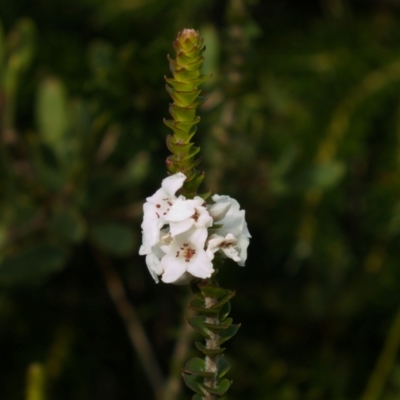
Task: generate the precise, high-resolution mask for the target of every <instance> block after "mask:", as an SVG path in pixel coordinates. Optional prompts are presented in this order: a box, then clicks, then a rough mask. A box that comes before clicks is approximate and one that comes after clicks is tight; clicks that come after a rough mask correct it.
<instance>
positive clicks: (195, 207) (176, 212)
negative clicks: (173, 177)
mask: <svg viewBox="0 0 400 400" xmlns="http://www.w3.org/2000/svg"><path fill="white" fill-rule="evenodd" d="M167 219H168V221H169V223H170V224H169V225H170V228H171V235H172V236H176V235H179V234H180V233H183V232H185V231H187V230H189V229H190V228H191V227H193V226H194V227H195V228H209V227H211V226H212V224H213V219H212V217H211V216H210V214H209V213H208V211H207V209H206V207H205V203H204V200H203V199H202V198H201V197H199V196H196V197H195V198H194V199H192V200H186V199H185V197H183V196H179V197H178V199H177V200H176V201H175V202H174V204H173V206H172V207H171V209H170V210H169V212H168V217H167Z"/></svg>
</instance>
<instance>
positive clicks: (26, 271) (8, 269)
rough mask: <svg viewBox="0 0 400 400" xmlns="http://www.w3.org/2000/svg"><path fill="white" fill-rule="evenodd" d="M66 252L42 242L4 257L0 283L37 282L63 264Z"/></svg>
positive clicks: (0, 265) (57, 270)
mask: <svg viewBox="0 0 400 400" xmlns="http://www.w3.org/2000/svg"><path fill="white" fill-rule="evenodd" d="M65 262H66V253H65V251H64V250H63V249H61V248H60V247H58V246H56V245H54V244H50V243H42V244H38V245H33V246H31V247H29V248H26V249H24V250H22V251H20V252H19V253H18V254H17V255H14V256H8V257H5V259H4V260H3V262H2V263H1V264H0V283H1V284H5V285H14V284H26V283H38V282H41V281H43V279H44V278H46V277H47V276H48V275H50V274H54V273H56V272H59V271H60V270H61V269H62V268H63V267H64V265H65Z"/></svg>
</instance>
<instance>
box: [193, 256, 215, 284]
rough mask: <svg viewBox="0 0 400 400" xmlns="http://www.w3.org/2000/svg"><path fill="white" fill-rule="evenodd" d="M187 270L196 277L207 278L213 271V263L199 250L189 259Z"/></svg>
mask: <svg viewBox="0 0 400 400" xmlns="http://www.w3.org/2000/svg"><path fill="white" fill-rule="evenodd" d="M187 270H188V272H190V273H191V274H192V275H193V276H195V277H197V278H202V279H206V278H209V277H210V276H211V275H212V273H213V272H214V268H213V264H212V262H211V261H210V259H209V257H208V256H207V254H206V252H205V251H204V250H203V251H200V252H198V253H197V254H196V256H195V257H193V258H192V259H191V260H190V263H189V266H188V269H187Z"/></svg>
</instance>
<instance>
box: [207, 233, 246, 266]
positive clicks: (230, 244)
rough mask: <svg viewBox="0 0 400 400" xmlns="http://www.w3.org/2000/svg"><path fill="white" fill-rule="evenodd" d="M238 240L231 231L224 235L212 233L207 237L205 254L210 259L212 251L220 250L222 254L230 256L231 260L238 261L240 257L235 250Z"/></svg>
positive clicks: (212, 254)
mask: <svg viewBox="0 0 400 400" xmlns="http://www.w3.org/2000/svg"><path fill="white" fill-rule="evenodd" d="M237 247H238V241H237V239H236V238H235V236H233V235H232V233H228V234H227V235H226V237H223V236H219V235H216V234H213V235H211V236H210V237H209V239H208V245H207V250H206V252H207V255H208V257H210V259H211V260H212V259H213V258H214V253H216V252H217V251H219V250H221V251H222V252H223V253H224V255H225V256H226V257H228V258H231V259H232V260H233V261H236V262H240V261H242V259H241V258H240V257H239V253H238V251H237Z"/></svg>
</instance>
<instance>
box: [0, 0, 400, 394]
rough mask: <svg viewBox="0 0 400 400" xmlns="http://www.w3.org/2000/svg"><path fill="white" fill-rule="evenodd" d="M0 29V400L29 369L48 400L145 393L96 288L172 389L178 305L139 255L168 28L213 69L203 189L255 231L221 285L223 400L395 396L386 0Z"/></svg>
mask: <svg viewBox="0 0 400 400" xmlns="http://www.w3.org/2000/svg"><path fill="white" fill-rule="evenodd" d="M0 19H1V22H2V25H3V39H2V40H0V73H1V77H2V79H1V88H0V94H1V96H0V99H1V101H0V117H1V121H0V122H1V154H0V159H1V165H0V203H1V204H0V260H1V263H0V349H1V352H0V354H1V358H0V359H1V362H0V398H1V399H2V400H3V399H4V400H14V399H23V398H28V397H26V396H25V390H26V389H25V388H26V375H27V371H28V368H29V366H30V365H31V364H32V363H39V364H40V365H41V367H42V370H43V371H44V373H45V375H46V381H47V384H46V392H47V399H57V400H64V399H65V400H67V399H85V400H92V399H93V400H103V399H104V400H108V399H113V400H125V399H133V398H135V399H151V398H155V397H154V393H153V390H152V387H151V385H150V384H149V381H148V376H147V374H146V373H145V372H144V370H143V368H142V364H141V362H140V360H139V358H138V356H137V353H136V351H135V350H134V349H133V348H132V344H131V342H130V340H129V337H128V335H127V330H126V326H125V324H124V322H123V319H122V318H121V315H120V314H119V313H118V312H117V308H116V307H115V304H114V302H113V301H112V300H111V298H110V296H109V293H108V289H109V288H110V286H109V285H110V281H112V279H111V278H110V276H111V277H114V278H115V277H117V278H116V279H117V280H118V279H119V282H122V283H123V288H124V289H125V290H124V292H125V295H126V298H127V299H128V300H129V301H130V304H131V306H132V307H133V309H134V310H135V312H136V314H137V320H138V321H140V324H141V326H142V327H143V329H144V330H145V332H146V335H147V337H148V339H149V341H150V343H151V345H152V347H153V350H154V353H155V355H156V358H157V362H158V363H159V364H160V368H161V370H162V373H163V374H164V377H167V376H169V375H170V374H172V375H174V374H175V375H176V371H178V372H177V374H178V375H179V370H180V368H181V367H182V366H183V365H178V368H177V369H176V368H175V369H174V368H171V357H172V354H173V350H174V346H175V343H176V342H177V341H179V340H180V339H182V330H181V326H182V324H184V321H183V317H182V316H183V315H185V314H187V312H186V305H187V304H188V302H189V297H188V291H189V290H188V288H187V287H177V286H172V285H165V284H163V283H160V284H158V285H156V284H155V283H154V281H153V280H152V278H151V276H150V274H149V273H148V271H147V268H146V265H145V262H144V259H143V257H139V256H138V254H137V253H138V248H139V246H140V241H141V234H140V224H141V217H142V211H141V207H142V204H143V202H144V200H145V197H147V196H150V195H151V194H153V193H154V192H155V190H157V189H158V187H159V186H160V182H161V180H162V179H163V178H164V177H165V176H166V169H165V164H164V163H165V158H166V157H167V156H168V151H167V149H166V146H165V137H166V135H167V134H168V133H169V132H168V128H167V127H165V126H164V125H163V123H162V119H163V118H164V117H168V103H169V102H170V99H169V97H168V94H167V92H166V91H165V89H164V80H163V77H164V75H169V74H170V73H169V70H168V62H167V59H166V55H167V54H171V55H173V48H172V42H173V40H174V39H175V37H176V34H177V32H178V31H180V30H181V29H183V28H195V29H198V30H199V31H200V33H201V34H202V35H203V36H204V37H205V41H206V45H207V51H206V53H205V57H206V62H205V65H204V73H211V72H212V73H213V78H212V79H211V80H210V81H209V82H208V83H207V84H205V85H204V86H203V88H204V92H205V93H206V94H207V95H208V96H209V98H208V100H207V102H206V103H204V104H203V106H202V107H201V108H200V110H199V114H200V115H201V118H202V121H201V123H200V124H199V129H198V133H197V134H196V136H195V142H196V143H197V144H199V145H200V146H201V148H202V160H203V161H202V164H201V166H202V168H203V169H204V170H205V172H206V180H205V184H204V185H203V188H204V191H206V190H209V189H210V190H212V191H213V192H214V193H219V194H228V195H230V196H232V197H234V198H236V199H238V200H239V202H240V204H241V206H242V208H244V209H246V216H247V221H248V225H249V230H250V232H251V234H252V236H253V238H252V240H251V243H250V247H249V257H248V260H247V263H246V267H245V268H241V267H237V266H236V265H235V264H234V263H229V262H227V263H226V264H225V266H224V268H223V269H222V270H221V271H220V274H219V281H220V284H221V285H222V286H224V287H226V288H230V289H235V290H236V293H237V294H236V297H234V298H233V300H232V314H231V315H232V317H233V318H234V321H235V322H241V323H242V327H241V328H240V330H239V332H238V334H237V335H236V336H235V337H234V338H233V339H232V340H231V341H230V342H228V343H227V352H226V356H227V358H228V360H229V361H230V363H231V364H232V370H231V371H230V372H229V374H228V377H230V378H232V379H233V386H232V389H231V390H230V391H229V398H230V399H232V400H234V399H253V400H265V399H271V400H297V399H302V400H303V399H304V400H329V399H332V400H339V399H340V400H343V399H348V400H353V399H354V400H356V399H362V400H374V399H376V400H378V399H381V400H394V399H398V398H399V397H400V361H399V358H398V354H397V353H398V347H399V342H400V314H399V312H398V309H399V306H400V268H399V244H400V243H399V239H400V236H399V233H400V196H399V195H400V98H399V89H400V2H398V1H395V0H392V1H389V0H387V1H385V0H379V1H378V0H375V1H372V0H370V1H361V0H360V1H344V0H343V1H341V0H325V1H323V0H320V1H301V2H299V1H295V0H292V1H289V0H287V1H261V0H258V1H257V0H249V1H246V0H227V1H216V0H214V1H211V0H201V1H200V0H190V1H187V0H176V1H173V2H171V1H167V0H103V1H100V0H69V1H64V0H60V1H47V0H36V1H32V0H18V1H5V0H1V1H0ZM110 274H111V275H110ZM131 310H132V309H131ZM195 355H198V353H197V351H196V350H195V349H194V346H193V345H190V346H189V352H188V354H187V355H186V356H185V357H184V358H183V360H184V361H185V360H187V359H189V358H190V357H191V356H195ZM378 360H380V361H379V363H378ZM184 361H183V364H184ZM179 362H182V361H181V360H179ZM174 371H175V372H174ZM373 371H375V373H373ZM175 375H174V376H175ZM174 398H175V399H189V398H191V393H190V391H189V390H188V389H186V388H182V390H181V392H180V394H179V395H177V396H175V397H174ZM31 399H33V398H29V399H28V400H31ZM161 399H163V400H164V399H165V398H163V397H160V400H161Z"/></svg>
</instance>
